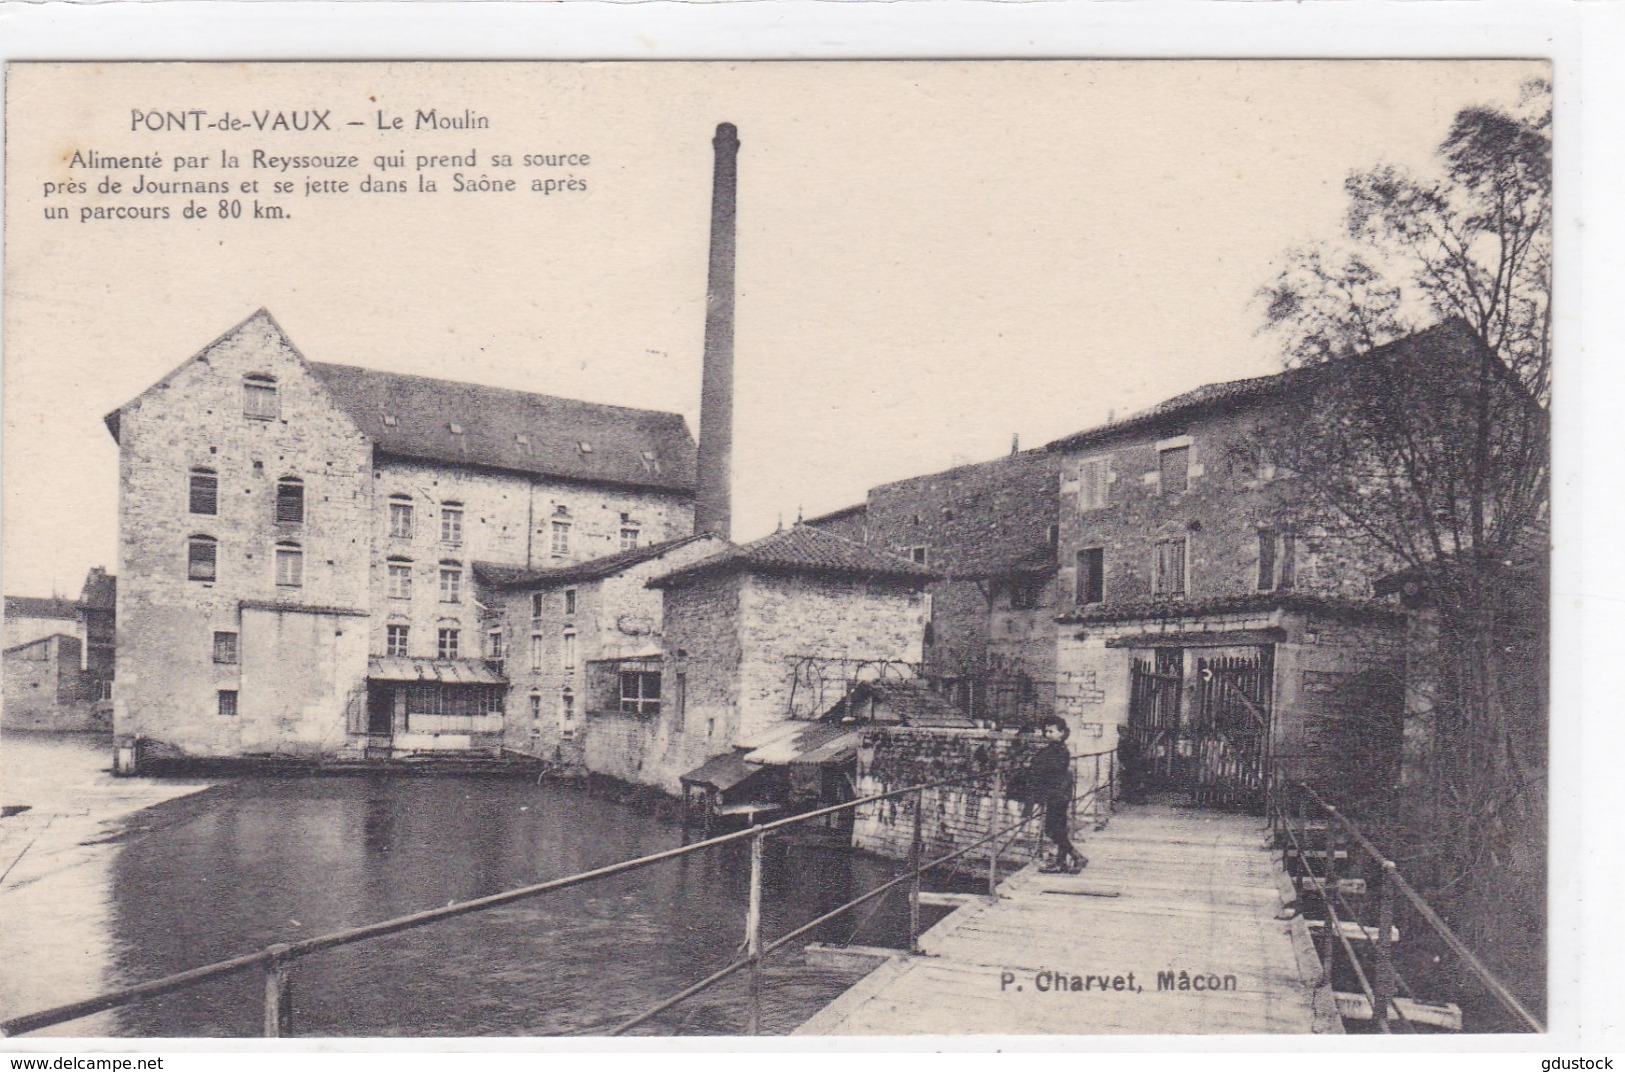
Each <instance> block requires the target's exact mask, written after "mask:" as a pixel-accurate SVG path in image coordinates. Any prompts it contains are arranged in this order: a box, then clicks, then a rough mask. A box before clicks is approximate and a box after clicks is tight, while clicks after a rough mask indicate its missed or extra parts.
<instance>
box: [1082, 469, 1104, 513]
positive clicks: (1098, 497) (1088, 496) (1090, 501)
mask: <svg viewBox="0 0 1625 1072" xmlns="http://www.w3.org/2000/svg"><path fill="white" fill-rule="evenodd" d="M1110 472H1111V470H1110V460H1109V459H1107V458H1091V459H1089V460H1088V461H1086V462H1084V463H1083V464H1082V465H1080V466H1078V509H1079V510H1099V509H1100V508H1101V507H1103V506H1105V505H1106V482H1107V477H1108V474H1109V473H1110Z"/></svg>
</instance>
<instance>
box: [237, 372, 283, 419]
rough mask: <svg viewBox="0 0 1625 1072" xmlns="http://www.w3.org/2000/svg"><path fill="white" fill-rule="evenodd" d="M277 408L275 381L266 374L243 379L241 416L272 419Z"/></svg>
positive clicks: (275, 415) (276, 412)
mask: <svg viewBox="0 0 1625 1072" xmlns="http://www.w3.org/2000/svg"><path fill="white" fill-rule="evenodd" d="M278 413H279V410H278V408H277V397H276V382H275V381H274V380H272V379H271V378H270V377H266V376H251V377H249V378H248V379H246V380H244V381H243V416H244V417H248V418H251V419H253V420H256V421H274V420H276V418H277V415H278Z"/></svg>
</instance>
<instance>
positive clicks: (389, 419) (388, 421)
mask: <svg viewBox="0 0 1625 1072" xmlns="http://www.w3.org/2000/svg"><path fill="white" fill-rule="evenodd" d="M400 423H401V419H400V418H399V417H397V416H395V415H394V414H393V413H386V414H384V427H385V428H393V427H395V426H396V425H398V424H400Z"/></svg>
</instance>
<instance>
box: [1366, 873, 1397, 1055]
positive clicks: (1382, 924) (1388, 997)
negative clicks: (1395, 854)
mask: <svg viewBox="0 0 1625 1072" xmlns="http://www.w3.org/2000/svg"><path fill="white" fill-rule="evenodd" d="M1377 868H1378V873H1377V942H1376V946H1377V979H1376V985H1375V986H1374V987H1372V992H1373V994H1374V995H1375V1000H1374V1001H1372V1003H1371V1012H1372V1015H1373V1016H1375V1017H1376V1021H1377V1023H1379V1024H1386V1023H1387V1022H1388V1007H1389V1006H1390V1005H1392V1004H1393V1000H1394V993H1395V975H1394V959H1393V948H1392V946H1391V944H1390V942H1391V939H1392V938H1393V932H1394V884H1393V875H1394V862H1393V861H1392V860H1378V861H1377Z"/></svg>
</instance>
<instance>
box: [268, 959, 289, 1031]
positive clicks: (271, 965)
mask: <svg viewBox="0 0 1625 1072" xmlns="http://www.w3.org/2000/svg"><path fill="white" fill-rule="evenodd" d="M265 951H266V952H267V953H268V954H270V959H269V960H267V961H266V962H265V1031H264V1035H265V1037H266V1038H287V1037H288V1036H290V1035H292V1034H293V977H292V974H291V971H292V968H293V958H291V957H289V956H288V946H287V945H286V944H284V943H281V942H279V943H277V944H276V945H273V946H267V947H266V950H265Z"/></svg>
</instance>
